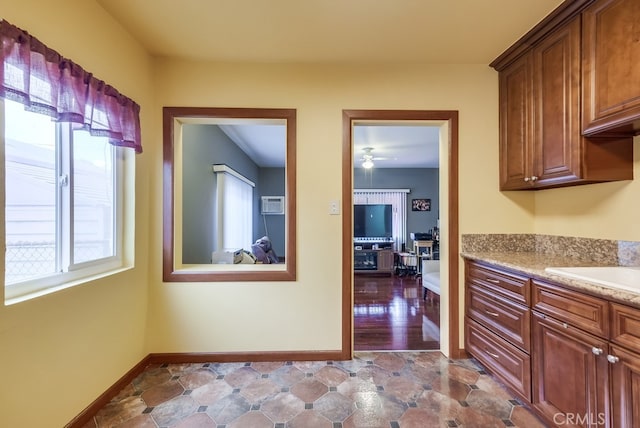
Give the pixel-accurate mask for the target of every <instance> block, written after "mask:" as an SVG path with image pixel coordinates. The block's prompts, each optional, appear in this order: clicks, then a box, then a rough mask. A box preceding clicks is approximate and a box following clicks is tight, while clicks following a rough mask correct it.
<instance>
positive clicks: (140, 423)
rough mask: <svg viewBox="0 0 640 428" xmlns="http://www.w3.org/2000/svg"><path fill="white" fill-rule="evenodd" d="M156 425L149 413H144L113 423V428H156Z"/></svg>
mask: <svg viewBox="0 0 640 428" xmlns="http://www.w3.org/2000/svg"><path fill="white" fill-rule="evenodd" d="M157 426H158V425H156V423H155V422H154V420H153V418H152V417H151V415H148V414H145V415H138V416H136V417H133V418H131V419H129V420H128V421H125V422H123V423H121V424H118V425H115V426H114V428H157Z"/></svg>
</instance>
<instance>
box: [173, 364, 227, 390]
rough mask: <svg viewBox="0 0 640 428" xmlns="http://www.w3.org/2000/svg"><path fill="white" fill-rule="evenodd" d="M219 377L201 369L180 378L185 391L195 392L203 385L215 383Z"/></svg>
mask: <svg viewBox="0 0 640 428" xmlns="http://www.w3.org/2000/svg"><path fill="white" fill-rule="evenodd" d="M216 377H218V375H217V374H216V373H214V372H213V371H211V370H209V369H207V368H200V369H198V370H195V371H191V372H187V374H184V375H182V376H180V383H181V384H182V386H184V388H185V389H191V390H194V389H196V388H199V387H201V386H203V385H206V384H208V383H209V382H213V381H214V380H215V379H216Z"/></svg>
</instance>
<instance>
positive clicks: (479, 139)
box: [147, 60, 533, 352]
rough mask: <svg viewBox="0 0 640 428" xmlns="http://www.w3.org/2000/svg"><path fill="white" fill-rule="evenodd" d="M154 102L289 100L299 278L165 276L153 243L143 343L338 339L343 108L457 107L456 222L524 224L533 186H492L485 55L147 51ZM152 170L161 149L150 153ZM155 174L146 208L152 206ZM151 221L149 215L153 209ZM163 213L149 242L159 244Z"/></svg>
mask: <svg viewBox="0 0 640 428" xmlns="http://www.w3.org/2000/svg"><path fill="white" fill-rule="evenodd" d="M156 66H157V67H156V73H157V74H156V77H157V80H156V82H155V87H156V88H157V105H156V106H155V110H156V115H157V116H158V117H159V116H160V112H161V106H171V105H175V106H189V105H191V106H215V107H286V108H296V109H297V112H298V123H297V127H298V157H297V162H298V180H297V192H298V211H297V216H298V226H297V227H298V229H297V230H298V234H297V236H298V263H299V265H298V272H299V274H298V281H296V282H291V283H276V284H274V283H244V284H243V283H216V284H203V283H199V284H183V283H182V284H175V283H174V284H163V283H162V282H161V276H160V273H161V259H160V256H161V253H160V251H159V250H156V251H155V252H154V254H153V255H152V269H151V275H152V276H151V297H150V305H149V322H148V326H149V327H148V334H147V339H148V342H147V349H148V350H149V351H150V352H151V351H152V352H191V351H200V352H241V351H255V350H265V351H267V350H268V351H288V350H335V349H339V348H340V344H341V334H340V332H341V330H340V328H341V325H342V319H341V312H340V310H341V300H340V292H341V272H340V269H341V253H340V251H341V249H340V243H341V219H340V217H338V216H330V215H329V214H328V204H329V201H330V200H332V199H339V198H340V195H341V186H342V177H341V174H340V169H341V156H342V155H341V150H342V134H341V129H342V118H341V114H342V110H343V109H424V110H458V111H459V112H460V171H461V180H460V187H461V188H460V201H461V205H460V207H461V213H460V214H461V216H460V217H461V219H460V226H461V231H462V232H463V233H469V232H497V231H505V232H517V231H525V232H531V231H532V228H533V223H532V213H533V195H531V194H527V195H516V196H515V197H511V198H510V197H506V196H505V195H502V194H500V193H499V192H498V191H497V185H498V176H497V172H498V163H497V162H498V160H497V153H498V152H497V135H498V131H497V123H498V113H497V75H496V73H495V72H494V71H493V70H491V69H490V68H489V67H488V66H486V65H460V66H426V65H424V66H421V65H398V66H391V65H381V64H368V65H322V66H319V65H302V64H297V65H293V64H289V65H281V64H228V63H227V64H219V63H207V64H204V63H189V62H179V61H171V60H162V61H157V62H156ZM154 165H155V175H157V176H160V174H161V162H160V153H157V159H156V160H154ZM161 184H162V183H161V182H160V180H158V181H157V182H156V183H154V191H153V192H152V194H153V195H155V197H156V199H155V200H154V201H153V208H154V209H153V210H152V212H157V213H159V212H160V209H161V202H162V201H161V198H160V195H161ZM156 219H157V220H158V221H160V220H159V219H158V218H156ZM160 231H161V229H160V224H157V225H155V231H154V233H152V234H151V248H155V249H159V248H160V246H161V233H160Z"/></svg>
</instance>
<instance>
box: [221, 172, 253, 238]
mask: <svg viewBox="0 0 640 428" xmlns="http://www.w3.org/2000/svg"><path fill="white" fill-rule="evenodd" d="M213 170H214V172H215V173H216V181H217V194H216V205H217V207H216V212H217V217H218V227H217V230H218V238H217V241H216V243H217V248H216V250H224V249H240V248H243V249H245V250H247V251H250V250H251V244H252V243H253V188H254V187H255V184H254V183H253V182H252V181H250V180H249V179H247V178H246V177H244V176H242V175H241V174H240V173H238V172H236V171H234V170H233V169H231V168H229V167H227V166H226V165H214V168H213Z"/></svg>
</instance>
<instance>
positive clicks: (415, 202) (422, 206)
mask: <svg viewBox="0 0 640 428" xmlns="http://www.w3.org/2000/svg"><path fill="white" fill-rule="evenodd" d="M411 211H431V199H412V200H411Z"/></svg>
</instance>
